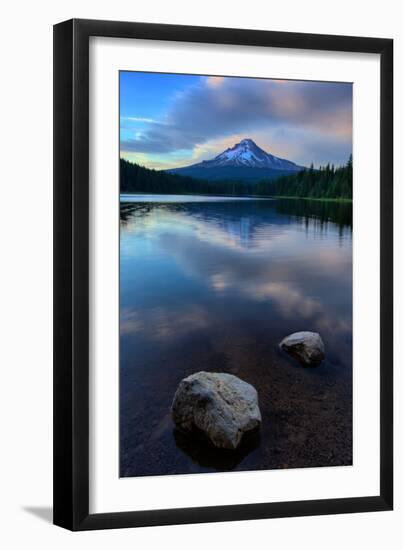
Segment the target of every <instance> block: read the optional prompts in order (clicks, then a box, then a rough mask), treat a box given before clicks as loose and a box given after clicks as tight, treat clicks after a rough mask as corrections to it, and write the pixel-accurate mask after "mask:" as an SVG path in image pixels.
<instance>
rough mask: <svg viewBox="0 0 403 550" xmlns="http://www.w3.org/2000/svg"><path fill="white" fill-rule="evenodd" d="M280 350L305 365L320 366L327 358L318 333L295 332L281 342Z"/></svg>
mask: <svg viewBox="0 0 403 550" xmlns="http://www.w3.org/2000/svg"><path fill="white" fill-rule="evenodd" d="M280 348H281V349H283V350H284V351H286V352H287V353H289V354H290V355H292V356H294V357H296V358H297V359H299V360H300V361H301V363H303V364H304V365H308V366H310V365H319V364H320V363H321V362H322V361H323V359H324V358H325V346H324V344H323V341H322V338H321V337H320V335H319V334H318V333H317V332H294V333H293V334H290V335H289V336H286V338H284V340H282V341H281V342H280Z"/></svg>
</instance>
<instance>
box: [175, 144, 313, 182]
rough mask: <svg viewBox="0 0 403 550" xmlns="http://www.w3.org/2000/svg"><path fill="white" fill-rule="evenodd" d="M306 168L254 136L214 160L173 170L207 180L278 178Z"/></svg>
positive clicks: (176, 172)
mask: <svg viewBox="0 0 403 550" xmlns="http://www.w3.org/2000/svg"><path fill="white" fill-rule="evenodd" d="M303 169H304V167H303V166H298V165H297V164H295V163H294V162H291V161H290V160H286V159H282V158H279V157H276V156H274V155H271V154H270V153H267V152H266V151H264V150H263V149H261V148H260V147H258V146H257V145H256V143H255V142H254V141H253V140H252V139H248V138H246V139H243V140H242V141H240V142H239V143H237V144H236V145H234V146H233V147H229V148H228V149H226V150H225V151H223V152H222V153H220V154H219V155H217V156H216V157H214V158H213V159H211V160H204V161H202V162H198V163H197V164H192V165H191V166H185V167H183V168H175V169H171V170H169V172H172V173H175V174H180V175H183V176H190V177H192V178H198V179H207V180H219V179H221V180H222V179H236V180H261V179H265V178H269V179H273V178H278V177H279V176H282V175H286V174H290V173H293V172H297V171H299V170H303Z"/></svg>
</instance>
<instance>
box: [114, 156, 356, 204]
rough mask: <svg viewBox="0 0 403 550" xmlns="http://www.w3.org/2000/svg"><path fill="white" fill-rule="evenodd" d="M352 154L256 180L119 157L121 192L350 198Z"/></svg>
mask: <svg viewBox="0 0 403 550" xmlns="http://www.w3.org/2000/svg"><path fill="white" fill-rule="evenodd" d="M352 179H353V161H352V156H351V155H350V158H349V159H348V162H347V163H346V165H345V166H341V167H338V168H335V167H334V166H333V165H329V164H328V165H326V166H321V167H319V168H314V167H313V165H311V166H310V168H307V169H304V170H301V171H299V172H297V173H295V174H292V175H288V176H281V177H279V178H278V179H274V180H273V179H271V180H265V179H262V180H261V181H258V182H246V181H241V180H235V179H234V180H215V181H209V180H201V179H193V178H190V177H187V176H179V175H177V174H171V173H168V172H165V171H161V170H160V171H157V170H151V169H149V168H145V167H143V166H140V165H138V164H134V163H130V162H128V161H126V160H124V159H121V160H120V192H121V193H160V194H202V195H230V196H257V197H275V196H278V197H299V198H315V199H346V200H349V199H350V200H351V199H352V196H353V193H352Z"/></svg>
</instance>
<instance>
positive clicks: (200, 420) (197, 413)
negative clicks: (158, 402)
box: [172, 371, 262, 449]
mask: <svg viewBox="0 0 403 550" xmlns="http://www.w3.org/2000/svg"><path fill="white" fill-rule="evenodd" d="M172 417H173V419H174V422H175V424H176V425H177V426H178V428H179V429H181V430H182V431H185V432H191V431H192V430H193V429H194V428H195V427H196V428H198V429H199V430H201V431H202V432H203V433H204V434H205V435H206V436H207V437H208V438H209V439H210V441H211V442H212V443H213V444H214V445H215V446H216V447H220V448H223V449H236V448H237V447H238V445H239V443H240V442H241V439H242V436H243V434H244V433H245V432H247V431H249V430H252V429H253V428H256V426H258V425H259V424H260V422H261V421H262V417H261V414H260V410H259V405H258V396H257V391H256V390H255V388H254V387H253V386H251V385H250V384H248V383H247V382H244V381H243V380H241V379H240V378H237V377H236V376H233V375H232V374H227V373H216V372H203V371H201V372H197V373H195V374H192V375H191V376H188V377H187V378H184V379H183V380H182V381H181V382H180V384H179V386H178V389H177V390H176V393H175V397H174V400H173V403H172Z"/></svg>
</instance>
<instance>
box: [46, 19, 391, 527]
mask: <svg viewBox="0 0 403 550" xmlns="http://www.w3.org/2000/svg"><path fill="white" fill-rule="evenodd" d="M392 79H393V42H392V40H390V39H384V38H359V37H346V36H324V35H308V34H297V33H287V32H284V33H283V32H268V31H251V30H241V29H217V28H203V27H186V26H172V25H156V24H145V23H124V22H112V21H89V20H71V21H66V22H63V23H60V24H58V25H56V26H55V27H54V243H55V247H54V281H55V286H54V522H55V524H57V525H60V526H62V527H65V528H68V529H72V530H87V529H103V528H117V527H135V526H147V525H166V524H174V523H176V524H180V523H193V522H194V523H196V522H211V521H228V520H243V519H259V518H273V517H291V516H302V515H319V514H333V513H334V514H336V513H350V512H369V511H381V510H391V509H392V506H393V414H392V413H393V391H392V390H393V370H392V368H393V367H392V358H393V357H392V350H393V309H392V298H393V290H392V288H393V280H392V267H393V264H392V249H393V244H392V243H393V240H392V238H393V232H392V229H393V221H392V216H393V132H392V122H393V86H392V84H393V81H392Z"/></svg>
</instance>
